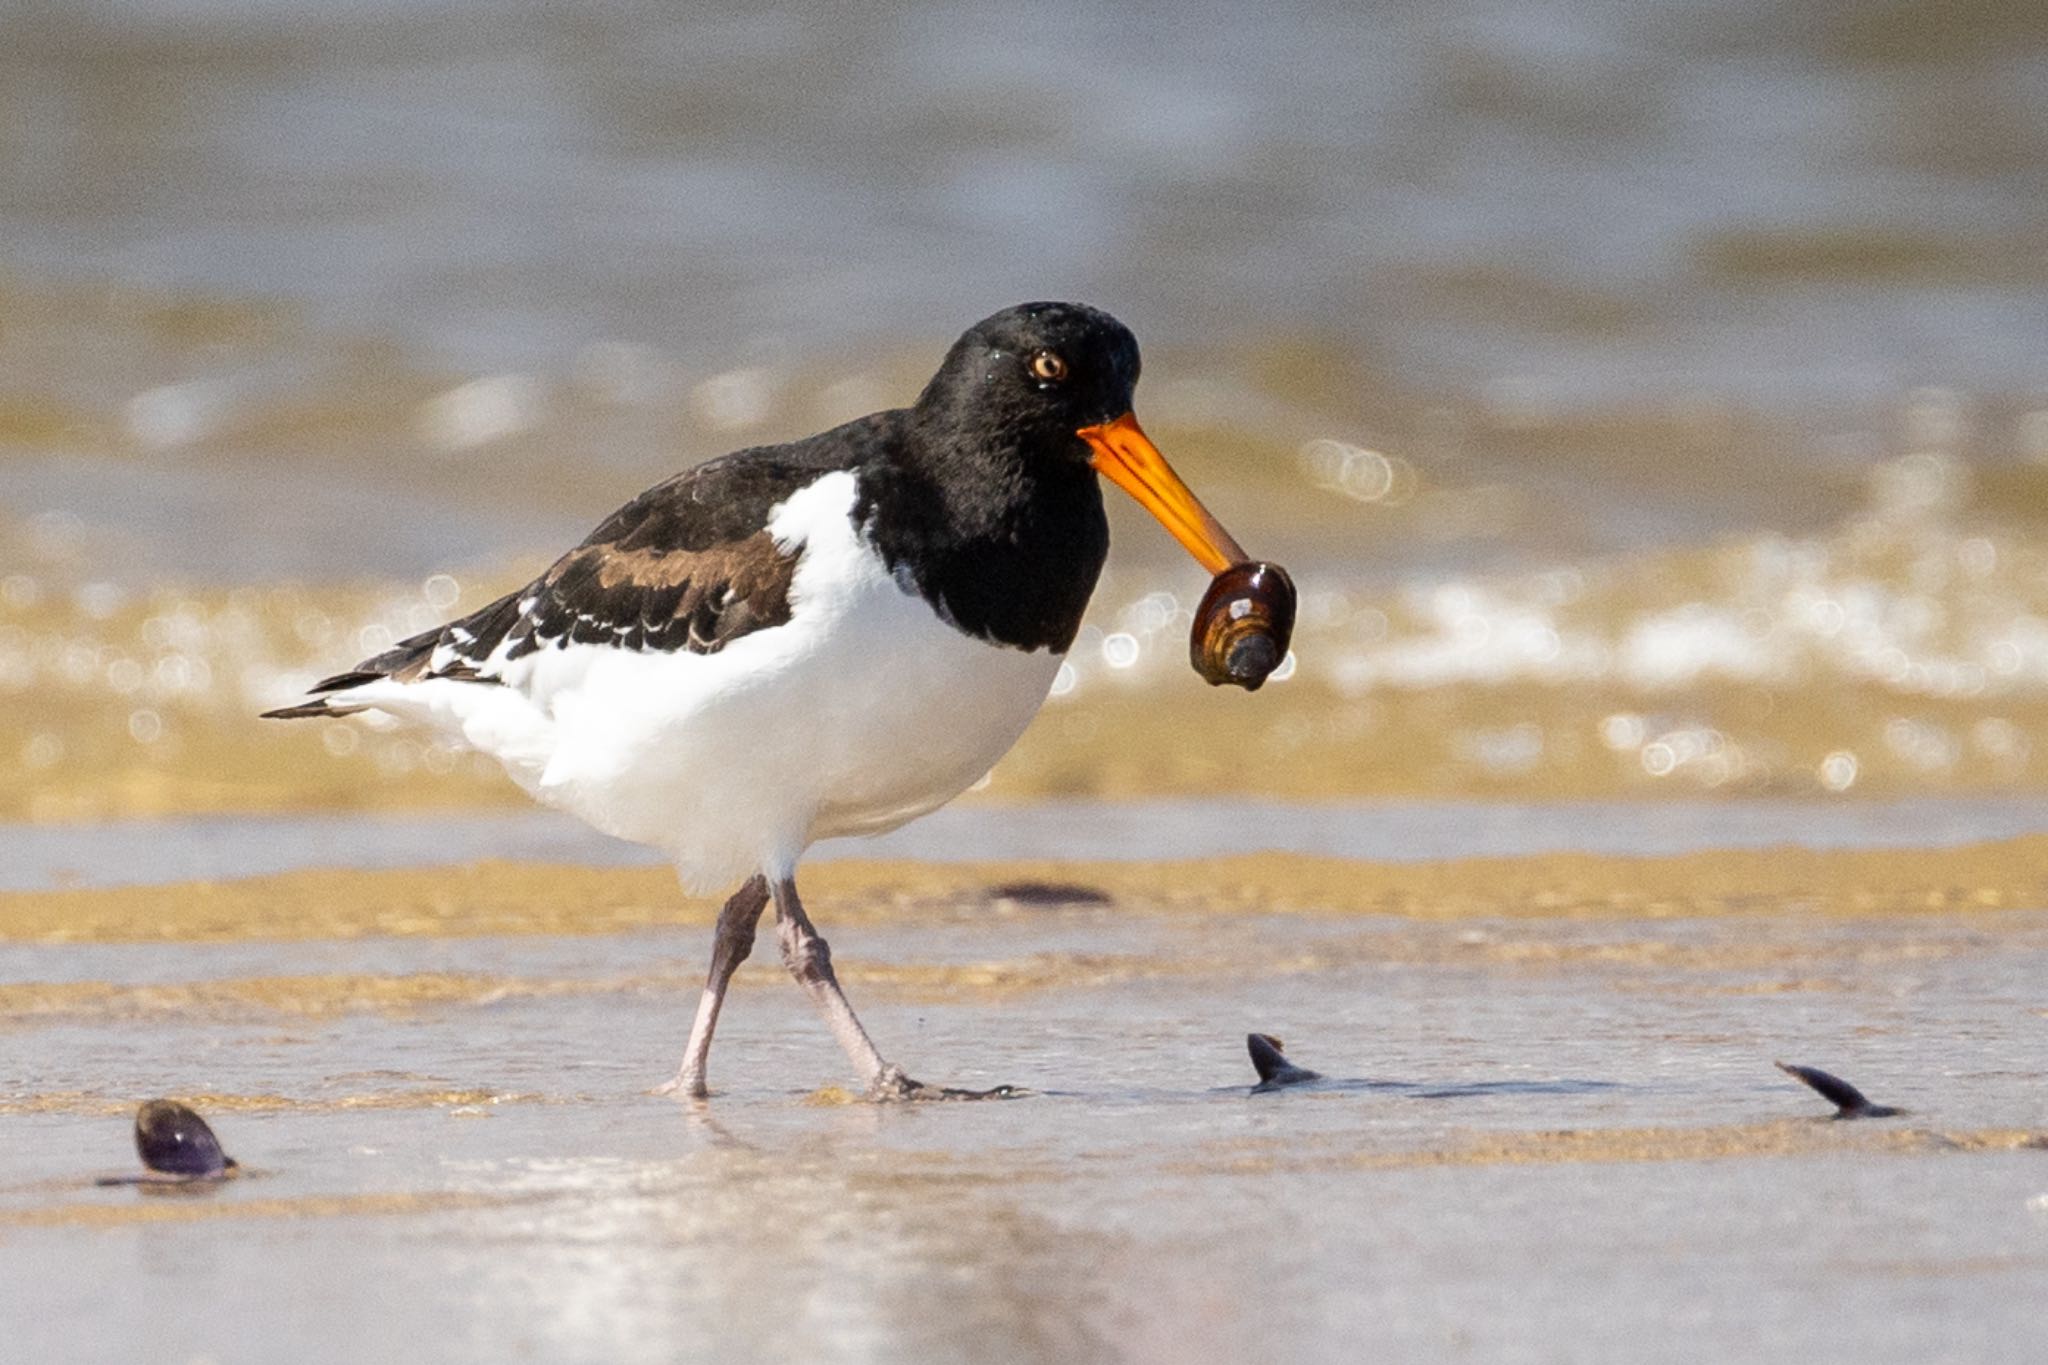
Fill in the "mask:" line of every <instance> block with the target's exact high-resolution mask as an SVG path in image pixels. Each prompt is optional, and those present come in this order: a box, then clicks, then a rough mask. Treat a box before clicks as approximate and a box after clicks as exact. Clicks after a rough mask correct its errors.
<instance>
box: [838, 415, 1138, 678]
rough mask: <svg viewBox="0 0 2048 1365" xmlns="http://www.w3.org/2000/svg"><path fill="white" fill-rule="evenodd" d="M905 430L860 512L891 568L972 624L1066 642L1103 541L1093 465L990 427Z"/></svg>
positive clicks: (1024, 639)
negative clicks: (936, 432) (884, 489)
mask: <svg viewBox="0 0 2048 1365" xmlns="http://www.w3.org/2000/svg"><path fill="white" fill-rule="evenodd" d="M910 416H912V417H913V419H914V416H915V415H914V414H911V415H910ZM942 430H943V429H942ZM905 436H906V439H904V440H902V441H901V442H898V443H896V444H895V446H894V455H895V458H893V459H892V460H891V461H890V462H889V467H888V468H886V469H878V470H874V471H872V474H871V475H870V476H869V477H871V478H873V479H874V481H875V490H879V488H880V487H881V486H883V485H885V484H886V485H887V486H889V487H890V488H891V489H892V492H891V494H890V496H888V497H887V498H874V497H873V490H871V492H870V495H869V496H870V498H872V499H873V500H872V501H871V503H870V507H869V509H868V511H867V515H866V517H865V518H864V520H865V522H866V525H867V527H868V530H869V534H870V535H871V536H872V537H873V538H874V541H875V544H876V547H877V548H878V549H880V550H881V552H882V554H883V556H884V558H885V559H886V560H887V561H888V563H889V565H890V567H891V569H892V570H893V571H895V572H896V573H897V575H898V576H899V578H904V579H905V580H906V583H907V586H912V587H914V588H915V590H916V591H917V592H919V593H920V594H921V595H923V596H924V597H925V598H926V599H927V600H928V601H930V602H932V604H933V605H934V607H935V608H937V609H938V610H939V612H940V614H941V615H943V616H945V617H946V618H947V619H948V620H951V621H952V622H953V623H954V624H955V625H957V626H958V627H959V628H960V629H962V630H964V631H966V632H967V633H969V634H971V635H976V636H980V637H983V638H986V639H991V640H993V641H995V642H997V643H1000V644H1004V645H1009V646H1012V647H1015V648H1020V649H1040V648H1052V649H1055V650H1060V651H1063V650H1065V648H1066V647H1067V645H1068V644H1069V643H1070V642H1071V641H1072V639H1073V636H1074V632H1075V631H1076V630H1078V629H1079V628H1080V623H1081V613H1082V611H1083V610H1084V609H1085V608H1086V607H1087V604H1088V597H1089V594H1090V593H1092V592H1093V591H1094V589H1095V580H1096V578H1097V576H1098V575H1099V574H1100V573H1101V571H1102V564H1103V560H1104V558H1105V557H1106V556H1107V554H1108V550H1109V523H1108V519H1107V517H1106V516H1105V515H1104V512H1103V508H1102V488H1101V483H1100V481H1099V480H1098V478H1097V477H1096V474H1095V472H1094V470H1092V469H1090V468H1089V467H1088V466H1087V465H1086V464H1083V463H1081V462H1080V461H1078V460H1075V461H1072V462H1069V461H1066V460H1064V459H1062V458H1060V457H1059V456H1057V455H1049V454H1046V453H1044V452H1038V453H1035V454H1034V452H1033V451H1032V450H1031V449H1030V446H1029V444H1028V442H1027V441H1026V440H1025V439H1022V438H1020V437H1018V436H1016V435H1015V434H1012V433H1007V432H1004V431H1002V430H1001V429H996V430H993V431H991V430H988V429H986V428H983V429H980V430H978V432H977V434H976V437H975V438H974V439H972V440H968V439H963V438H962V436H961V435H960V434H959V433H958V432H957V431H956V432H954V433H952V434H951V435H949V436H947V437H945V438H944V439H932V435H931V434H930V433H921V432H919V431H918V430H917V428H916V427H915V426H912V427H911V429H910V430H909V431H907V432H906V433H905ZM921 436H923V439H920V437H921Z"/></svg>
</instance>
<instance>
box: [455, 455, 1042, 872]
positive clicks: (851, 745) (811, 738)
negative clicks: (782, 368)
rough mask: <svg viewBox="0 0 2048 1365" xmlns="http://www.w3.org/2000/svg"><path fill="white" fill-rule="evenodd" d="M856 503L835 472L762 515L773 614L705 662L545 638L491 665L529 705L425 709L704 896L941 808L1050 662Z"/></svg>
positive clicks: (475, 696)
mask: <svg viewBox="0 0 2048 1365" xmlns="http://www.w3.org/2000/svg"><path fill="white" fill-rule="evenodd" d="M855 495H856V484H855V476H854V475H853V474H852V473H850V472H846V471H838V472H834V473H830V474H827V475H824V476H823V477H821V478H819V479H818V480H817V481H816V482H814V483H811V484H809V485H807V486H806V487H804V488H802V489H801V490H799V491H798V492H796V493H795V494H793V495H791V496H790V497H789V499H788V500H787V501H785V502H784V503H782V504H781V505H780V506H779V507H778V508H776V509H775V511H774V514H773V516H772V517H771V519H770V522H769V526H768V530H769V532H770V533H771V534H772V535H773V536H774V537H775V539H776V541H777V542H778V544H780V545H781V546H782V547H783V549H784V550H785V551H790V552H798V553H799V558H798V560H797V565H796V570H795V575H794V578H793V581H792V584H791V591H790V598H789V601H790V617H789V620H788V621H787V622H786V623H784V624H783V625H780V626H776V627H772V628H769V629H765V630H759V631H755V632H754V633H752V634H749V635H745V636H741V637H740V638H738V639H736V640H734V641H732V642H731V643H730V644H728V645H727V646H726V647H725V648H724V649H722V650H720V651H719V652H718V653H715V654H689V653H663V652H655V651H647V652H639V651H633V650H625V649H619V648H615V647H605V646H596V645H577V644H572V645H569V646H567V647H566V648H544V649H542V650H540V651H539V652H537V653H534V654H530V655H527V656H525V657H523V658H521V659H519V660H517V661H515V662H513V663H511V664H508V665H506V666H505V667H504V677H505V681H506V683H507V684H508V685H509V688H510V689H511V690H512V691H514V692H515V693H516V694H517V696H518V699H519V700H518V702H517V703H516V710H517V711H519V712H523V713H524V715H523V717H522V716H518V715H508V710H510V709H512V708H514V706H515V704H514V703H513V700H512V698H509V697H504V696H502V695H500V696H499V697H491V696H489V695H487V694H490V693H500V694H502V692H503V691H504V690H505V689H499V688H493V687H488V686H478V685H476V684H465V683H445V684H436V685H435V686H437V687H438V688H439V689H440V694H439V695H440V696H441V697H443V698H445V699H446V700H445V701H442V702H441V703H440V704H439V705H438V706H437V707H436V709H437V710H438V709H443V708H445V707H448V706H453V707H457V708H459V709H460V710H462V711H463V712H466V713H467V714H458V715H450V716H448V717H446V719H447V720H452V721H453V722H455V726H454V728H460V729H461V730H462V732H463V733H464V735H465V737H466V738H468V739H469V740H470V742H471V743H473V744H475V745H476V746H477V747H479V748H482V749H484V750H485V751H486V752H491V753H494V754H497V755H499V756H500V757H501V758H503V759H504V760H505V761H506V766H507V767H508V769H510V770H511V771H512V772H513V775H514V776H515V777H519V778H521V779H522V783H523V785H526V786H527V788H528V790H530V791H532V792H533V793H534V795H536V796H537V797H538V798H539V799H541V800H542V801H545V802H547V803H548V804H550V805H555V806H559V807H562V808H563V809H566V810H570V811H573V812H575V813H576V814H578V815H580V816H582V817H583V818H584V819H586V820H588V821H589V822H590V823H591V824H593V825H595V826H597V827H598V828H599V829H602V830H604V831H606V832H607V833H610V834H614V835H617V836H619V837H621V838H626V839H631V840H635V841H637V842H640V843H646V844H652V845H654V846H656V847H658V848H661V849H664V850H665V851H667V852H668V853H669V854H670V856H671V857H673V858H674V859H675V861H676V864H677V866H678V868H679V870H680V871H681V873H682V875H683V877H684V879H685V880H686V881H688V882H689V883H691V884H692V885H694V886H697V887H699V888H701V889H707V890H708V889H713V888H715V887H717V886H719V885H722V884H728V883H730V882H733V881H737V880H740V879H741V878H744V877H745V876H747V875H750V874H751V873H753V872H754V871H756V870H767V871H769V872H771V873H775V874H778V875H780V874H782V873H786V872H787V871H788V870H789V869H791V868H792V867H793V866H794V865H795V862H796V859H797V856H798V855H799V854H800V853H801V852H802V851H803V849H804V848H805V846H807V845H808V844H809V843H811V842H812V841H813V840H816V839H821V838H830V837H833V836H837V835H848V834H872V833H879V832H881V831H884V830H888V829H893V828H895V827H896V826H898V825H900V824H902V823H903V822H904V821H906V820H910V819H912V818H914V817H916V816H918V815H922V814H924V813H925V812H927V811H930V810H933V809H935V808H936V807H938V806H940V805H942V804H944V803H945V802H946V801H948V800H950V799H951V798H952V797H954V796H956V795H958V794H959V793H960V792H961V791H963V790H965V789H966V788H967V787H968V786H970V785H971V784H973V783H974V782H975V781H976V780H978V779H979V778H980V777H981V776H982V775H983V774H984V773H986V772H987V771H988V770H989V768H990V767H991V766H993V765H994V763H995V761H996V760H997V759H998V758H1000V757H1001V756H1002V755H1003V753H1004V752H1005V751H1007V750H1008V749H1009V747H1010V746H1011V744H1013V743H1015V741H1016V739H1017V736H1018V735H1020V734H1022V733H1023V731H1024V728H1025V726H1026V725H1028V724H1029V723H1030V720H1031V717H1032V716H1033V715H1034V714H1036V712H1037V710H1038V707H1039V705H1040V704H1041V703H1042V702H1043V701H1044V699H1045V695H1046V691H1047V689H1048V688H1049V687H1050V686H1051V684H1052V679H1053V675H1054V673H1055V672H1056V671H1057V670H1058V668H1059V664H1060V659H1061V657H1062V656H1060V655H1057V654H1053V653H1051V652H1050V651H1046V650H1039V651H1036V652H1029V653H1027V652H1025V651H1023V650H1017V649H1009V648H1004V647H1002V646H999V645H995V644H991V643H989V642H987V641H983V640H979V639H975V638H973V637H970V636H968V635H965V634H963V633H961V632H960V631H959V630H957V629H955V628H954V627H953V626H951V625H949V624H947V623H946V622H945V621H943V620H941V619H940V618H939V616H938V615H937V614H936V613H935V612H934V611H933V609H932V607H931V605H930V604H929V603H927V602H926V601H925V599H924V598H922V597H921V596H919V595H917V594H916V593H915V592H914V591H910V590H908V589H906V588H905V587H904V586H903V585H902V584H899V583H898V582H897V580H896V579H895V578H894V577H893V576H892V575H891V574H890V572H889V570H888V568H887V566H886V565H885V564H884V563H883V561H882V558H881V556H880V554H879V553H878V552H877V551H876V550H875V548H874V546H873V545H872V544H870V543H869V541H868V540H867V539H866V537H865V536H863V535H862V534H861V533H860V532H859V531H858V529H857V528H856V527H855V526H854V524H853V522H852V519H851V514H852V510H853V506H854V501H855ZM448 689H463V690H461V691H449V690H448Z"/></svg>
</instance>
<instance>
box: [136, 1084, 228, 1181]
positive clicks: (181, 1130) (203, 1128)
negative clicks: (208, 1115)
mask: <svg viewBox="0 0 2048 1365" xmlns="http://www.w3.org/2000/svg"><path fill="white" fill-rule="evenodd" d="M135 1150H136V1152H138V1153H139V1154H140V1155H141V1157H142V1164H143V1165H145V1166H147V1167H148V1168H149V1169H150V1170H152V1171H155V1172H157V1173H158V1174H159V1175H168V1176H177V1177H179V1178H181V1179H185V1180H207V1179H218V1178H220V1177H221V1176H224V1175H226V1174H227V1173H228V1172H229V1171H232V1170H233V1169H234V1168H235V1159H234V1158H233V1157H231V1156H229V1155H228V1154H227V1153H226V1152H223V1151H222V1150H221V1149H220V1139H219V1138H217V1137H215V1136H214V1135H213V1129H211V1128H209V1127H207V1125H206V1120H205V1119H203V1118H201V1117H199V1115H198V1113H197V1112H195V1111H194V1110H193V1109H192V1108H191V1107H190V1106H188V1105H183V1104H180V1103H178V1102H177V1101H176V1100H151V1101H149V1102H148V1103H147V1104H145V1105H143V1106H142V1107H141V1108H140V1109H138V1110H136V1111H135Z"/></svg>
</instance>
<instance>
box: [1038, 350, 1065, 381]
mask: <svg viewBox="0 0 2048 1365" xmlns="http://www.w3.org/2000/svg"><path fill="white" fill-rule="evenodd" d="M1031 373H1033V374H1035V375H1037V376H1038V377H1039V378H1040V379H1043V380H1045V381H1046V382H1047V383H1049V384H1057V383H1059V382H1060V381H1061V380H1062V379H1065V378H1066V377H1067V362H1066V361H1064V360H1062V359H1060V357H1059V353H1058V352H1057V351H1040V352H1038V353H1037V354H1036V355H1034V356H1032V357H1031Z"/></svg>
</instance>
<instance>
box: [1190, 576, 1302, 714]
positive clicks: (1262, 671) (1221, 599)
mask: <svg viewBox="0 0 2048 1365" xmlns="http://www.w3.org/2000/svg"><path fill="white" fill-rule="evenodd" d="M1293 636H1294V580H1293V579H1291V578H1289V577H1288V576H1287V570H1285V569H1283V568H1281V567H1280V566H1279V565H1278V564H1265V563H1246V564H1233V565H1231V566H1230V567H1229V568H1227V569H1225V570H1224V571H1223V572H1222V573H1219V574H1217V575H1216V577H1215V579H1214V580H1213V581H1212V582H1211V583H1210V584H1209V591H1207V592H1205V593H1203V594H1202V604H1201V605H1200V606H1199V607H1197V608H1195V626H1194V629H1193V630H1192V631H1191V632H1190V633H1189V635H1188V659H1189V661H1190V662H1192V663H1193V664H1194V666H1195V672H1197V673H1199V674H1201V675H1202V677H1203V678H1205V679H1206V680H1207V681H1208V682H1209V684H1210V685H1211V686H1214V687H1222V686H1223V685H1224V684H1226V683H1231V684H1235V685H1236V686H1238V687H1242V688H1243V689H1244V690H1245V691H1247V692H1256V691H1258V690H1259V687H1260V685H1261V684H1263V683H1264V682H1265V681H1266V677H1267V675H1268V674H1270V673H1271V672H1272V671H1273V670H1274V669H1276V668H1278V667H1279V666H1280V664H1281V661H1282V660H1284V659H1285V658H1286V657H1287V642H1288V641H1289V640H1290V639H1292V638H1293Z"/></svg>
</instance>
